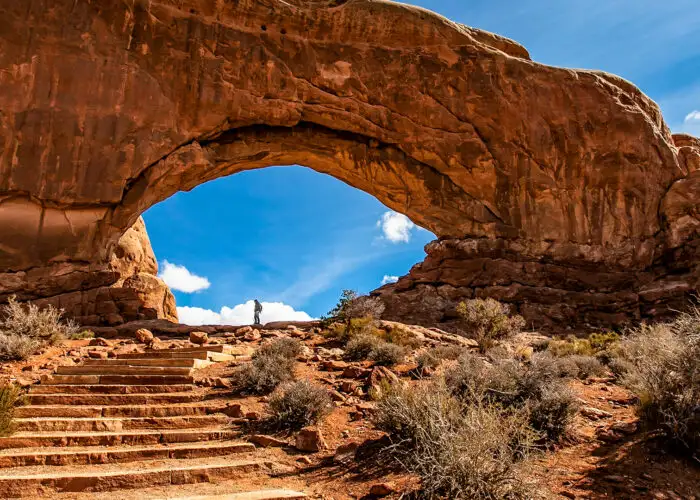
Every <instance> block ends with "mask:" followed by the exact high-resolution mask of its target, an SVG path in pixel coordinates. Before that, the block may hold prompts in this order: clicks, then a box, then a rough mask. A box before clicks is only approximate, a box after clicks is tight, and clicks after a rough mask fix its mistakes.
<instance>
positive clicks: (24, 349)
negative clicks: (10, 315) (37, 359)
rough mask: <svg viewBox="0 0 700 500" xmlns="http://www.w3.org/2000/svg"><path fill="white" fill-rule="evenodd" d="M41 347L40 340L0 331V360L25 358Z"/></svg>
mask: <svg viewBox="0 0 700 500" xmlns="http://www.w3.org/2000/svg"><path fill="white" fill-rule="evenodd" d="M40 347H41V342H39V341H38V340H36V339H34V338H31V337H20V336H19V335H6V334H4V333H0V361H21V360H24V359H27V358H28V357H29V356H31V355H32V354H34V353H35V352H36V351H37V350H39V348H40Z"/></svg>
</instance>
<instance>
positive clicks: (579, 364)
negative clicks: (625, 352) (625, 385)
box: [569, 355, 606, 380]
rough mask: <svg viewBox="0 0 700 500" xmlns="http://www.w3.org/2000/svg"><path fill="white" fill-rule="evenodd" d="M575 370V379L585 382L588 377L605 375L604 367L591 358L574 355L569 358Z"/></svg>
mask: <svg viewBox="0 0 700 500" xmlns="http://www.w3.org/2000/svg"><path fill="white" fill-rule="evenodd" d="M569 359H570V360H571V361H572V362H573V363H574V364H575V365H576V368H577V373H576V375H575V376H576V377H578V378H580V379H581V380H585V379H587V378H588V377H602V376H603V375H605V373H606V369H605V366H603V364H602V363H601V362H600V361H599V360H598V359H597V358H595V357H593V356H580V355H575V356H571V357H570V358H569Z"/></svg>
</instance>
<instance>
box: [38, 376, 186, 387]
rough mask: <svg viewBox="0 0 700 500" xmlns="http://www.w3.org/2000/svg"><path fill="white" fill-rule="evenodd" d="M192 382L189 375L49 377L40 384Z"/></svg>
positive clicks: (157, 383)
mask: <svg viewBox="0 0 700 500" xmlns="http://www.w3.org/2000/svg"><path fill="white" fill-rule="evenodd" d="M193 382H194V379H193V378H192V376H191V375H50V376H47V377H42V379H41V383H42V384H48V385H63V384H71V385H94V384H105V385H161V384H191V383H193Z"/></svg>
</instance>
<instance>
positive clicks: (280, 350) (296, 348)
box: [253, 337, 303, 359]
mask: <svg viewBox="0 0 700 500" xmlns="http://www.w3.org/2000/svg"><path fill="white" fill-rule="evenodd" d="M302 348H303V345H302V343H301V342H300V341H299V340H298V339H292V338H288V337H283V338H279V339H275V340H273V341H271V342H267V343H265V344H263V345H262V346H260V347H259V348H258V350H257V351H255V352H254V353H253V358H257V357H259V356H273V357H274V356H280V357H283V358H288V359H295V358H296V357H297V356H299V355H300V354H301V351H302Z"/></svg>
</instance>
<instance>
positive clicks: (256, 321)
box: [253, 299, 262, 325]
mask: <svg viewBox="0 0 700 500" xmlns="http://www.w3.org/2000/svg"><path fill="white" fill-rule="evenodd" d="M254 312H255V316H254V318H253V324H255V325H259V324H260V313H261V312H262V304H261V303H260V302H258V299H255V309H254Z"/></svg>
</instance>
